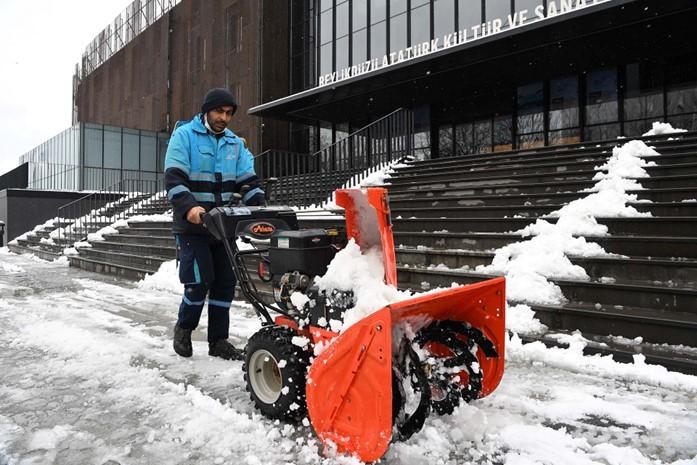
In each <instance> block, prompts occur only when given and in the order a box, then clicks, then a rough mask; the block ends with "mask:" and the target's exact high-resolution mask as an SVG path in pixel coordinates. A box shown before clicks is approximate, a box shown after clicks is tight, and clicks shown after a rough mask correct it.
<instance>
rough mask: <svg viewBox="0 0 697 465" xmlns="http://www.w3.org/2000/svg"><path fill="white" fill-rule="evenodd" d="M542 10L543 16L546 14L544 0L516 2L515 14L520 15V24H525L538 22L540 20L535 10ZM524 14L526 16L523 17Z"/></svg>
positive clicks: (517, 0)
mask: <svg viewBox="0 0 697 465" xmlns="http://www.w3.org/2000/svg"><path fill="white" fill-rule="evenodd" d="M538 7H539V8H540V10H538V11H540V12H541V13H542V14H544V3H543V0H515V10H514V11H515V12H516V13H518V23H517V24H520V21H523V24H527V23H531V22H533V21H537V20H538V19H540V18H538V17H537V15H536V14H535V10H536V9H537V8H538ZM523 13H524V15H523ZM523 16H525V18H523Z"/></svg>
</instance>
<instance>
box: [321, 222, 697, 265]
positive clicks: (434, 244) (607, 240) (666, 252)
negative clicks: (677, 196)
mask: <svg viewBox="0 0 697 465" xmlns="http://www.w3.org/2000/svg"><path fill="white" fill-rule="evenodd" d="M320 227H321V226H320ZM586 239H587V240H588V242H595V243H597V244H599V245H601V246H602V247H603V249H605V251H606V252H609V253H615V254H620V255H628V256H647V257H665V258H668V259H671V258H673V259H675V260H683V259H697V237H695V236H693V237H661V236H624V235H617V236H603V237H587V238H586ZM522 240H526V238H524V237H522V236H521V235H519V234H513V233H471V232H465V233H457V232H420V231H418V232H414V231H395V232H394V241H395V244H396V245H397V246H399V245H403V246H407V247H418V246H423V247H428V248H446V249H463V250H477V251H491V250H495V249H498V248H500V247H503V246H505V245H508V244H511V243H513V242H519V241H522ZM672 251H677V252H675V253H676V255H679V256H675V257H671V255H670V254H671V253H673V252H672Z"/></svg>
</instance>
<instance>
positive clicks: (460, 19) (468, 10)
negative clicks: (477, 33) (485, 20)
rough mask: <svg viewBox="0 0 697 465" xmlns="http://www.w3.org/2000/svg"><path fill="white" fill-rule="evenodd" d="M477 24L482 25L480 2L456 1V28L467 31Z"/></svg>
mask: <svg viewBox="0 0 697 465" xmlns="http://www.w3.org/2000/svg"><path fill="white" fill-rule="evenodd" d="M478 24H482V2H481V0H458V10H457V28H458V29H460V30H462V29H468V30H469V29H470V28H471V27H472V26H476V25H478ZM468 35H469V31H468Z"/></svg>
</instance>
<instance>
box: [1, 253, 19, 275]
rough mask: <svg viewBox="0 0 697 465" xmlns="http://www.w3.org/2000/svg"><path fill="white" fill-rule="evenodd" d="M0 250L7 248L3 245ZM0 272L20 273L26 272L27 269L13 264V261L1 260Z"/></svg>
mask: <svg viewBox="0 0 697 465" xmlns="http://www.w3.org/2000/svg"><path fill="white" fill-rule="evenodd" d="M0 250H7V249H6V248H5V247H3V248H2V249H0ZM0 272H1V273H2V274H19V273H24V272H25V270H24V268H22V267H21V266H17V265H13V264H12V263H5V262H0Z"/></svg>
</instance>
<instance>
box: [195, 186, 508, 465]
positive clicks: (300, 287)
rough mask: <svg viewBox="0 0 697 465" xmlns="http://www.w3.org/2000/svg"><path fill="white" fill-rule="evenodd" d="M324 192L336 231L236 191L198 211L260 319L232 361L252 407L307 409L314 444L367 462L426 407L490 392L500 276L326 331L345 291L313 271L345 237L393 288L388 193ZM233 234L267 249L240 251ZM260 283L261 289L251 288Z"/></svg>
mask: <svg viewBox="0 0 697 465" xmlns="http://www.w3.org/2000/svg"><path fill="white" fill-rule="evenodd" d="M335 194H336V203H337V204H338V205H339V206H341V207H343V208H344V216H345V228H343V227H337V228H330V229H299V228H298V222H297V216H296V213H295V212H294V211H293V209H291V208H289V207H279V206H269V207H266V206H246V205H243V204H242V203H241V201H240V199H239V198H237V197H236V198H234V199H233V200H232V201H231V204H229V205H228V206H226V207H217V208H214V209H212V210H211V211H209V212H208V213H207V214H206V215H204V217H203V219H204V224H205V226H206V228H208V230H209V232H210V233H211V234H212V235H213V236H214V237H216V238H217V239H219V240H221V241H223V245H224V246H225V250H226V253H227V254H228V256H229V258H230V263H231V264H232V268H233V271H234V272H235V276H236V277H237V282H238V284H239V286H240V290H241V292H242V294H243V295H244V296H245V297H246V298H247V300H248V301H249V302H250V303H251V304H252V307H253V308H254V309H255V311H256V312H257V314H258V315H259V317H260V318H261V319H262V327H261V329H260V330H259V331H257V332H256V333H255V334H253V335H252V336H251V337H250V338H249V340H248V342H247V347H246V349H245V361H244V365H243V367H242V369H243V372H244V377H245V381H246V384H247V390H248V391H249V394H250V397H251V399H252V402H253V403H254V405H255V406H256V408H258V409H259V410H260V411H261V412H262V413H263V414H264V415H266V416H267V417H269V418H274V419H280V420H285V421H299V420H301V419H303V418H304V417H305V416H307V417H309V420H310V422H311V424H312V427H313V429H314V431H315V432H316V434H317V436H318V437H319V439H320V440H321V441H322V442H323V444H325V446H327V447H330V448H334V449H335V450H336V451H337V452H339V453H347V454H351V455H355V456H357V457H358V458H360V459H361V460H363V461H365V462H372V461H375V460H378V459H379V458H380V457H382V456H383V455H384V453H385V452H386V451H387V448H388V446H389V444H390V442H391V441H393V440H403V439H407V438H409V437H410V436H411V435H412V434H414V433H415V432H417V431H419V430H420V429H421V427H422V426H423V424H424V422H425V420H426V418H427V416H428V415H429V414H430V413H431V412H433V413H436V414H439V415H443V414H449V413H452V412H453V410H454V409H455V407H457V406H458V405H459V404H460V403H461V402H469V401H471V400H475V399H478V398H480V397H483V396H486V395H488V394H490V393H491V392H492V391H493V390H494V389H496V387H497V386H498V384H499V382H500V381H501V377H502V376H503V369H504V339H505V324H504V321H505V281H504V279H503V278H495V279H490V280H488V281H483V282H480V283H476V284H471V285H468V286H454V287H452V288H449V289H442V290H435V291H431V292H427V293H422V294H419V295H417V296H415V297H411V298H408V299H405V300H402V301H399V302H395V303H392V304H389V305H387V306H385V307H383V308H380V309H378V310H377V311H375V312H374V313H372V314H370V315H369V316H367V317H365V318H363V319H361V320H359V321H358V322H356V323H354V324H353V325H351V326H350V327H348V328H344V330H343V331H342V332H341V333H339V332H337V331H334V330H332V327H334V328H336V325H335V322H337V321H338V323H341V324H343V316H344V312H346V311H348V310H350V309H351V308H353V306H354V294H353V290H346V291H343V290H336V289H335V290H332V291H331V292H329V291H327V290H321V289H319V286H318V285H315V284H314V282H315V281H314V278H315V277H317V276H322V275H324V274H325V273H326V271H327V267H328V265H329V263H330V262H331V261H332V259H333V258H334V256H335V254H336V253H337V251H338V250H340V249H341V248H342V247H343V246H345V245H346V243H347V241H348V240H349V239H353V240H354V241H355V242H356V243H357V244H358V245H359V246H360V248H361V251H362V252H366V251H368V250H369V249H373V248H376V247H378V248H380V250H381V253H382V257H383V263H384V281H385V283H386V284H387V285H390V286H394V287H396V286H397V266H396V260H395V250H394V243H393V236H392V223H391V220H390V209H389V205H388V201H387V191H386V190H385V189H382V188H368V189H342V190H337V191H336V193H335ZM239 197H241V196H239ZM237 238H241V239H242V240H244V241H246V242H248V243H251V244H267V245H268V247H267V248H259V247H255V248H252V249H245V250H239V248H238V247H237V242H236V239H237ZM247 260H255V263H248V262H247ZM250 270H256V273H257V274H258V279H255V278H252V276H251V275H250ZM259 282H261V283H264V285H267V286H270V287H271V290H270V292H269V291H267V292H261V291H259V290H258V289H257V287H256V286H257V284H258V283H259ZM269 300H272V301H273V304H270V303H269ZM271 313H274V314H277V315H278V316H275V317H272V316H271ZM313 356H314V360H313V358H312V357H313Z"/></svg>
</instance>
